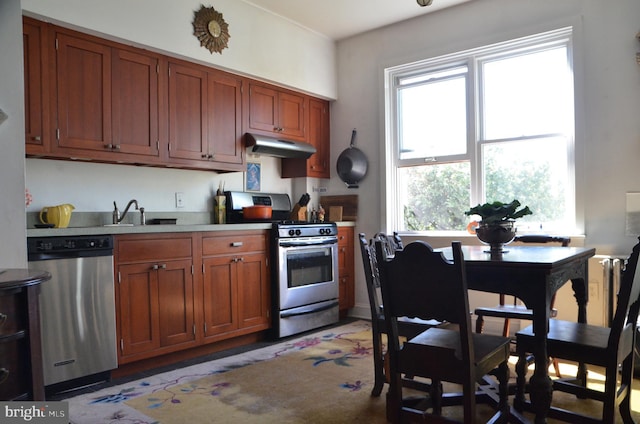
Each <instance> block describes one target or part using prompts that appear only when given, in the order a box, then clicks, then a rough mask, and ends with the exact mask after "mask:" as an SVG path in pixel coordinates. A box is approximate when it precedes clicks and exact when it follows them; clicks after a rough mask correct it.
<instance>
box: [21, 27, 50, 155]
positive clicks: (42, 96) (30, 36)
mask: <svg viewBox="0 0 640 424" xmlns="http://www.w3.org/2000/svg"><path fill="white" fill-rule="evenodd" d="M22 30H23V32H22V34H23V35H22V45H23V49H24V106H25V136H26V152H27V154H42V153H45V152H46V151H47V150H48V146H49V134H48V132H47V131H46V130H47V125H46V124H45V120H46V121H47V122H48V115H49V105H48V91H47V90H46V89H47V87H48V84H47V82H48V75H47V72H48V67H47V66H46V56H45V50H46V49H45V48H44V47H45V46H44V44H45V43H46V34H47V31H46V24H45V23H43V22H39V21H36V20H33V19H29V18H27V17H24V18H23V25H22Z"/></svg>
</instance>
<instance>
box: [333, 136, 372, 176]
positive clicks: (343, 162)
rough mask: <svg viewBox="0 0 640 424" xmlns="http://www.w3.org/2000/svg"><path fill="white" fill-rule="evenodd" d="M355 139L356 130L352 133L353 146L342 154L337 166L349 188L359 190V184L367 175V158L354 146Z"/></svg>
mask: <svg viewBox="0 0 640 424" xmlns="http://www.w3.org/2000/svg"><path fill="white" fill-rule="evenodd" d="M355 139H356V130H355V128H354V129H353V132H352V133H351V145H350V146H349V148H347V149H345V150H344V151H343V152H342V153H340V156H338V162H337V164H336V169H337V170H338V176H339V177H340V179H341V180H342V181H344V183H345V184H346V185H347V187H348V188H358V183H359V182H360V181H361V180H362V179H363V178H364V176H365V175H367V166H368V162H367V157H366V156H365V155H364V153H363V152H362V150H360V149H358V148H357V147H356V146H355V145H354V143H355Z"/></svg>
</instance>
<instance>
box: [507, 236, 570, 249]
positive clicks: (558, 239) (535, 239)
mask: <svg viewBox="0 0 640 424" xmlns="http://www.w3.org/2000/svg"><path fill="white" fill-rule="evenodd" d="M514 241H519V242H522V243H560V244H561V245H562V246H564V247H567V246H569V243H571V237H564V236H549V235H545V234H524V235H521V236H516V238H515V239H514Z"/></svg>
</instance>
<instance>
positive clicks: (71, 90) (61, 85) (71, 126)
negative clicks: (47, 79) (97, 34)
mask: <svg viewBox="0 0 640 424" xmlns="http://www.w3.org/2000/svg"><path fill="white" fill-rule="evenodd" d="M56 40H57V54H56V61H57V63H56V72H57V78H56V82H57V87H56V88H57V128H58V144H57V146H58V147H59V148H61V149H65V148H69V149H83V150H100V151H104V150H105V149H106V148H108V146H110V145H112V144H113V142H112V135H111V48H110V47H109V46H107V45H104V44H100V43H97V42H93V41H91V40H89V39H84V38H79V37H76V36H74V35H71V34H66V33H62V32H58V33H56Z"/></svg>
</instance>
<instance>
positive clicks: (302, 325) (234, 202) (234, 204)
mask: <svg viewBox="0 0 640 424" xmlns="http://www.w3.org/2000/svg"><path fill="white" fill-rule="evenodd" d="M225 195H226V197H227V200H226V203H227V211H226V214H227V222H230V223H243V222H250V221H247V220H245V219H244V217H243V216H242V208H243V207H245V206H253V205H267V206H271V207H272V209H273V218H272V220H271V222H272V230H271V255H270V256H271V280H272V290H271V298H272V312H273V314H272V316H273V323H272V325H273V334H274V335H275V337H278V338H281V337H286V336H290V335H293V334H297V333H301V332H304V331H308V330H313V329H315V328H319V327H322V326H325V325H330V324H334V323H336V322H338V320H339V312H338V292H339V290H338V236H337V234H338V228H337V226H336V224H335V223H333V222H303V221H292V220H290V219H289V218H290V215H291V200H290V198H289V195H288V194H279V193H247V192H225Z"/></svg>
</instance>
